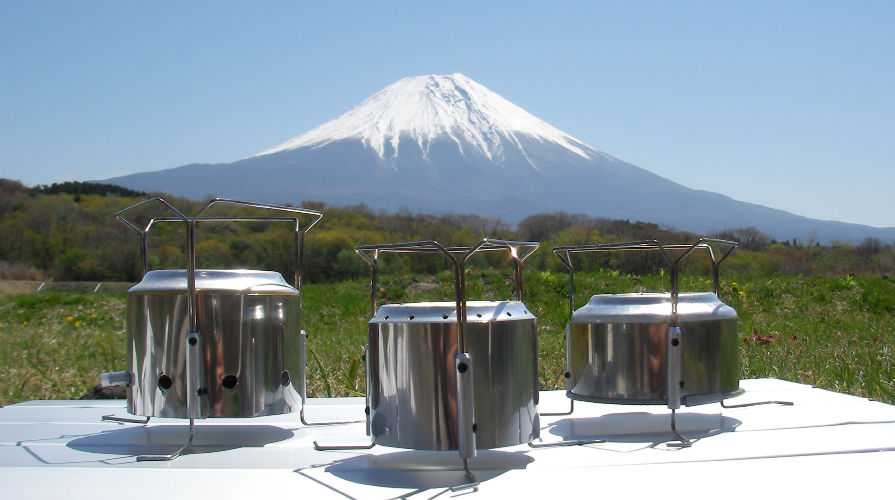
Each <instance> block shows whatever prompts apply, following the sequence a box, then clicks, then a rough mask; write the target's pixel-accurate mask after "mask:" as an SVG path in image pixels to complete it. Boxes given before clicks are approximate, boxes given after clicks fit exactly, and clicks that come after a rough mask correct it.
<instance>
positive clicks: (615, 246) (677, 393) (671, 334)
mask: <svg viewBox="0 0 895 500" xmlns="http://www.w3.org/2000/svg"><path fill="white" fill-rule="evenodd" d="M713 245H715V246H717V247H720V248H721V249H723V252H722V253H721V254H720V258H717V256H716V254H715V251H716V248H714V247H713ZM736 246H737V242H735V241H729V240H722V239H715V238H700V239H698V240H697V241H696V242H694V243H692V244H665V245H663V244H662V243H660V242H659V241H658V240H641V241H632V242H622V243H604V244H595V245H571V246H560V247H556V248H554V249H553V253H554V254H555V255H556V256H557V257H558V258H559V260H560V261H562V263H563V265H565V267H566V269H567V270H568V272H569V318H570V322H571V318H572V315H574V314H575V269H574V266H573V261H572V255H574V254H579V253H593V252H630V251H634V252H645V251H658V252H659V253H660V255H661V256H662V258H663V260H664V262H665V266H666V268H667V270H668V273H669V278H670V290H671V291H670V299H671V300H670V305H671V310H670V311H669V316H668V328H667V329H666V332H665V346H664V347H665V352H666V360H665V363H666V374H665V375H666V377H665V378H666V387H665V389H666V395H667V396H666V397H665V398H662V399H656V400H649V401H643V400H635V401H625V400H624V399H618V398H600V397H588V396H582V395H575V394H574V393H573V390H572V389H573V388H572V387H571V378H572V373H573V372H572V355H571V352H570V346H571V325H569V326H567V327H566V372H565V373H564V374H563V376H564V377H565V378H566V394H567V396H568V397H569V409H568V411H564V412H557V413H541V415H543V416H565V415H571V414H572V413H573V412H574V411H575V399H580V400H582V401H589V402H600V403H612V404H665V405H666V407H667V408H668V409H670V410H671V422H670V423H671V425H670V428H671V433H672V435H673V436H674V437H675V439H676V440H677V442H669V443H667V445H668V446H674V447H688V446H691V445H692V441H691V440H690V439H688V438H687V437H686V436H684V435H683V434H681V433H680V432H679V431H678V429H677V425H676V424H677V423H676V412H677V410H678V409H679V408H680V407H681V405H682V404H683V405H684V406H696V405H701V404H707V403H715V402H720V404H721V407H722V408H742V407H748V406H757V405H765V404H779V405H792V402H789V401H761V402H754V403H745V404H739V405H729V404H726V403H725V399H728V398H732V397H736V396H739V395H741V394H743V390H742V389H740V388H737V389H736V390H733V391H729V392H717V393H707V394H696V395H684V394H682V388H683V381H682V379H681V365H682V361H681V353H682V346H683V345H685V344H683V343H684V342H686V341H687V335H686V332H683V331H682V329H681V327H680V325H679V323H678V319H679V318H678V305H679V299H680V291H679V282H678V281H679V275H680V268H681V264H682V262H683V261H684V260H685V259H686V258H687V257H688V256H689V255H690V254H692V253H693V252H694V251H696V250H705V251H706V252H707V253H708V255H709V257H710V259H711V263H712V280H713V292H714V295H715V297H716V298H717V297H719V296H720V281H719V274H720V271H719V270H720V266H721V263H722V262H724V260H725V259H726V258H727V257H728V256H729V255H730V253H731V252H732V251H733V250H734V248H736ZM725 247H726V248H725ZM669 251H674V252H677V256H676V257H673V256H672V255H670V254H669ZM588 442H600V441H567V442H562V443H557V444H549V443H548V444H538V445H535V446H537V447H549V446H556V445H575V444H585V443H588Z"/></svg>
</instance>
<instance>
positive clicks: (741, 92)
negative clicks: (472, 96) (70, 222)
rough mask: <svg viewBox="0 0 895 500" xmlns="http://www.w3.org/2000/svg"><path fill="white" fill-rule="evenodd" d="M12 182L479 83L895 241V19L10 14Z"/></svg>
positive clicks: (265, 136) (678, 176)
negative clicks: (455, 78)
mask: <svg viewBox="0 0 895 500" xmlns="http://www.w3.org/2000/svg"><path fill="white" fill-rule="evenodd" d="M0 7H2V10H0V49H2V54H3V57H2V70H0V71H2V78H0V154H2V156H0V177H10V178H14V179H19V180H21V181H22V182H24V183H26V184H29V185H34V184H45V183H50V182H57V181H63V180H87V179H103V178H107V177H111V176H115V175H122V174H126V173H131V172H139V171H146V170H159V169H164V168H171V167H177V166H181V165H185V164H188V163H193V162H199V163H217V162H230V161H235V160H238V159H241V158H244V157H246V156H249V155H252V154H254V153H257V152H259V151H261V150H263V149H266V148H268V147H270V146H273V145H276V144H278V143H280V142H282V141H283V140H286V139H289V138H291V137H294V136H296V135H299V134H300V133H302V132H305V131H307V130H309V129H311V128H313V127H315V126H317V125H320V124H322V123H323V122H325V121H328V120H330V119H332V118H335V117H336V116H338V115H339V114H341V113H343V112H345V111H347V110H348V109H349V108H351V107H352V106H354V105H356V104H358V103H360V101H361V100H363V99H364V98H366V97H368V96H370V95H371V94H373V93H375V92H377V91H378V90H380V89H382V88H383V87H385V86H386V85H388V84H390V83H392V82H394V81H395V80H398V79H399V78H402V77H405V76H411V75H421V74H430V73H454V72H461V73H464V74H466V75H467V76H469V77H470V78H472V79H474V80H476V81H478V82H479V83H481V84H483V85H485V86H486V87H488V88H490V89H491V90H493V91H495V92H497V93H499V94H501V95H503V96H504V97H506V98H507V99H509V100H510V101H513V102H514V103H516V104H518V105H520V106H522V107H523V108H525V109H527V110H528V111H530V112H531V113H533V114H534V115H536V116H538V117H539V118H541V119H543V120H545V121H547V122H548V123H550V124H552V125H553V126H555V127H557V128H559V129H561V130H563V131H565V132H567V133H569V134H571V135H573V136H575V137H577V138H578V139H580V140H582V141H584V142H586V143H588V144H590V145H591V146H594V147H596V148H598V149H600V150H602V151H605V152H607V153H609V154H611V155H613V156H616V157H618V158H620V159H622V160H625V161H628V162H630V163H633V164H635V165H638V166H640V167H643V168H646V169H648V170H651V171H653V172H655V173H657V174H659V175H662V176H664V177H667V178H669V179H671V180H674V181H676V182H679V183H681V184H684V185H686V186H689V187H692V188H698V189H706V190H710V191H716V192H720V193H723V194H726V195H728V196H731V197H733V198H736V199H739V200H743V201H749V202H753V203H758V204H762V205H767V206H771V207H774V208H781V209H784V210H788V211H790V212H793V213H796V214H800V215H805V216H809V217H814V218H820V219H834V220H842V221H847V222H856V223H862V224H868V225H875V226H895V161H893V158H895V1H879V2H875V1H859V2H854V1H841V2H825V1H779V0H778V1H748V2H747V1H743V2H717V1H682V2H637V1H618V2H597V1H580V2H563V1H556V2H528V1H520V0H514V1H506V2H482V1H450V2H435V1H418V0H417V1H403V2H388V1H379V2H369V1H357V2H335V1H334V2H298V1H288V2H285V1H284V2H222V1H214V2H173V1H171V2H136V1H87V0H85V1H78V2H71V1H57V2H49V1H40V0H35V1H30V2H20V1H14V0H0Z"/></svg>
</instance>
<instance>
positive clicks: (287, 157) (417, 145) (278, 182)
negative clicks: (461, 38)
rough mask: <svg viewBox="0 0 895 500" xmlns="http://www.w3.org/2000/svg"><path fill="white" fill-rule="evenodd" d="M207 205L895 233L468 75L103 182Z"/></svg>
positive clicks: (822, 235)
mask: <svg viewBox="0 0 895 500" xmlns="http://www.w3.org/2000/svg"><path fill="white" fill-rule="evenodd" d="M103 182H108V183H114V184H118V185H121V186H125V187H128V188H132V189H138V190H142V191H162V192H167V193H171V194H174V195H178V196H184V197H188V198H193V199H198V198H202V197H205V196H207V195H208V194H214V195H215V196H221V197H228V198H238V199H250V200H254V201H265V202H270V203H295V204H298V203H300V202H301V201H303V200H316V201H324V202H326V203H328V204H331V205H353V204H358V203H365V204H366V205H367V206H369V207H371V208H375V209H383V210H386V211H397V210H399V209H402V208H406V209H409V210H411V211H416V212H426V213H436V214H438V213H474V214H477V215H481V216H485V217H493V218H500V219H503V220H505V221H509V222H518V221H519V220H521V219H523V218H524V217H526V216H528V215H532V214H536V213H544V212H556V211H564V212H568V213H583V214H586V215H590V216H595V217H605V218H610V219H629V220H642V221H647V222H654V223H658V224H662V225H666V226H670V227H674V228H676V229H681V230H689V231H693V232H697V233H705V232H709V231H715V230H721V229H728V228H737V227H745V226H755V227H757V228H758V229H759V230H761V231H763V232H765V233H766V234H769V235H770V236H772V237H774V238H777V239H781V240H782V239H790V238H793V237H796V238H799V239H801V240H803V241H806V240H808V239H809V238H814V239H816V240H818V241H831V240H851V241H860V240H861V239H863V238H866V237H868V236H873V237H878V238H881V239H884V240H886V241H888V240H893V239H895V228H887V229H880V228H874V227H870V226H862V225H856V224H847V223H842V222H834V221H820V220H814V219H809V218H806V217H802V216H798V215H794V214H791V213H788V212H784V211H781V210H775V209H772V208H768V207H764V206H760V205H755V204H751V203H746V202H741V201H736V200H733V199H731V198H729V197H726V196H724V195H721V194H717V193H712V192H708V191H700V190H694V189H690V188H687V187H685V186H682V185H680V184H677V183H675V182H672V181H670V180H668V179H665V178H663V177H660V176H658V175H656V174H653V173H651V172H649V171H647V170H644V169H642V168H639V167H637V166H634V165H631V164H629V163H625V162H624V161H621V160H619V159H617V158H614V157H612V156H610V155H608V154H606V153H603V152H601V151H599V150H597V149H595V148H593V147H591V146H589V145H587V144H585V143H583V142H581V141H579V140H577V139H575V138H574V137H572V136H570V135H568V134H566V133H564V132H562V131H560V130H558V129H556V128H554V127H553V126H551V125H549V124H547V123H545V122H544V121H542V120H540V119H538V118H536V117H535V116H533V115H531V114H530V113H528V112H527V111H525V110H524V109H522V108H521V107H519V106H517V105H515V104H513V103H511V102H510V101H508V100H506V99H504V98H503V97H501V96H500V95H498V94H496V93H495V92H492V91H491V90H489V89H487V88H486V87H484V86H482V85H481V84H479V83H477V82H475V81H473V80H471V79H469V78H467V77H466V76H464V75H462V74H453V75H428V76H416V77H408V78H404V79H401V80H399V81H397V82H395V83H393V84H391V85H389V86H388V87H386V88H384V89H383V90H381V91H379V92H378V93H376V94H374V95H373V96H372V97H370V98H368V99H366V100H365V101H363V102H362V103H360V104H359V105H358V106H356V107H354V108H353V109H351V110H349V111H348V112H346V113H345V114H343V115H341V116H339V117H338V118H336V119H334V120H332V121H330V122H327V123H324V124H323V125H321V126H319V127H317V128H315V129H313V130H310V131H308V132H306V133H304V134H301V135H299V136H297V137H295V138H293V139H290V140H288V141H286V142H284V143H282V144H280V145H278V146H274V147H271V148H269V149H266V150H264V151H261V152H259V153H257V154H255V155H253V156H251V157H248V158H245V159H243V160H239V161H236V162H233V163H227V164H215V165H211V164H191V165H186V166H183V167H178V168H173V169H168V170H160V171H154V172H143V173H138V174H132V175H127V176H123V177H116V178H112V179H107V180H104V181H103Z"/></svg>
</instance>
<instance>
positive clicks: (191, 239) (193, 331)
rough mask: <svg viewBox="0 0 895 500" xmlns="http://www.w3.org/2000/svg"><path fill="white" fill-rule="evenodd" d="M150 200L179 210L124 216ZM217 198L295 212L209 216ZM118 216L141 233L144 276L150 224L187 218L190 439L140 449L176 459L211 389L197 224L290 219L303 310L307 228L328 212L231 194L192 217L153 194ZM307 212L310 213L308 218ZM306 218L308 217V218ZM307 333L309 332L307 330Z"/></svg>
mask: <svg viewBox="0 0 895 500" xmlns="http://www.w3.org/2000/svg"><path fill="white" fill-rule="evenodd" d="M150 203H158V204H160V205H162V206H163V207H164V208H166V209H168V210H169V211H170V212H172V213H173V214H174V216H167V217H152V218H150V219H149V221H148V223H147V224H146V225H145V226H142V227H141V226H138V225H137V224H136V223H135V222H133V221H131V220H128V219H127V218H125V216H124V214H125V213H127V212H130V211H131V210H134V209H136V208H138V207H141V206H144V205H147V204H150ZM218 204H228V205H236V206H240V207H246V208H257V209H264V210H273V211H280V212H286V213H289V214H291V216H288V217H284V216H206V215H204V214H205V213H206V212H207V211H208V210H209V209H210V208H211V207H213V206H214V205H218ZM115 218H116V219H118V220H119V221H120V222H121V223H123V224H124V225H125V226H127V227H128V228H130V229H131V230H133V231H135V232H136V233H137V234H139V236H140V257H141V267H142V276H145V275H146V273H148V272H149V260H148V241H147V240H148V235H149V230H150V229H151V228H152V226H153V225H155V224H157V223H161V222H182V223H183V224H184V226H185V228H186V231H185V232H186V248H187V268H186V280H187V295H188V300H187V316H188V318H189V333H188V334H187V337H186V341H187V346H188V347H187V356H186V374H187V380H186V387H187V394H188V397H187V414H188V418H189V436H188V439H187V442H186V443H185V444H184V445H183V446H181V447H180V449H178V450H177V451H175V452H174V453H172V454H170V455H141V456H138V457H137V461H138V462H145V461H167V460H174V459H175V458H177V457H179V456H181V455H183V454H184V453H186V452H187V450H189V448H190V447H191V446H192V444H193V439H194V436H195V420H196V419H201V418H205V417H206V415H207V412H206V408H205V407H206V406H207V403H206V402H205V400H204V396H206V395H207V391H208V390H207V388H205V387H201V380H202V375H203V374H204V373H205V370H204V368H205V367H204V360H203V356H202V344H203V342H202V333H201V332H200V331H199V328H198V320H197V314H196V310H197V303H198V295H197V293H196V239H195V233H196V226H197V224H198V223H199V222H287V223H290V224H292V225H293V227H294V231H293V240H294V244H295V248H294V253H293V257H294V269H293V281H294V286H295V289H296V290H297V291H298V297H299V299H298V300H299V310H301V297H302V295H301V285H302V270H303V257H304V241H305V235H306V234H307V232H308V231H309V230H310V229H311V228H312V227H314V225H315V224H317V223H318V222H319V221H320V219H322V218H323V213H322V212H319V211H317V210H308V209H303V208H295V207H285V206H278V205H268V204H264V203H255V202H248V201H240V200H230V199H225V198H214V199H212V200H211V201H209V202H208V203H207V204H205V206H204V207H202V209H201V210H199V212H198V213H197V214H196V215H195V216H193V217H188V216H186V215H184V214H183V213H182V212H180V211H179V210H177V209H176V208H174V207H173V206H172V205H171V204H170V203H168V202H167V201H165V200H164V199H163V198H158V197H157V198H150V199H147V200H144V201H141V202H140V203H137V204H134V205H131V206H130V207H127V208H125V209H123V210H120V211H118V212H117V213H116V214H115ZM307 218H310V220H308V219H307ZM305 222H306V223H305ZM302 333H304V332H302ZM301 371H302V374H301V377H302V384H301V387H302V390H304V388H305V384H304V383H303V382H304V379H305V378H306V374H305V373H304V371H305V366H302V367H301ZM305 399H306V398H305V395H304V393H303V392H302V393H301V400H302V408H301V412H302V419H304V417H303V412H304V402H305ZM102 419H103V420H106V421H115V422H126V423H138V424H147V423H149V417H146V419H145V420H140V419H131V418H127V417H116V416H114V415H105V416H103V417H102Z"/></svg>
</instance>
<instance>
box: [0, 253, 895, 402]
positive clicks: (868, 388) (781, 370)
mask: <svg viewBox="0 0 895 500" xmlns="http://www.w3.org/2000/svg"><path fill="white" fill-rule="evenodd" d="M419 283H434V284H435V285H437V286H435V287H432V286H420V285H419ZM469 283H470V285H469V297H470V300H473V299H501V298H507V297H509V291H510V290H511V288H512V286H513V283H512V279H511V276H510V274H509V273H506V272H498V271H492V270H475V269H473V270H471V273H470V275H469ZM380 284H381V288H382V291H381V292H380V294H381V295H383V296H384V298H383V299H382V300H381V301H380V303H387V302H416V301H423V300H451V299H452V297H453V295H452V285H451V275H450V274H449V273H442V274H439V275H437V276H416V277H413V276H403V275H397V276H391V277H386V278H383V279H382V281H381V283H380ZM667 287H668V283H667V277H666V276H662V275H655V276H632V275H625V274H623V273H618V272H616V271H604V272H596V273H580V274H576V290H577V293H578V295H577V296H576V304H575V306H576V308H577V307H580V306H581V305H583V304H584V303H585V302H586V300H587V299H588V298H589V297H590V295H592V294H594V293H620V292H630V291H660V290H665V289H667ZM681 288H682V290H684V291H704V290H709V289H711V285H710V283H709V282H708V280H707V279H706V278H705V277H701V276H700V277H694V276H684V277H683V278H682V283H681ZM525 290H526V297H525V302H526V304H527V305H528V307H529V308H530V310H531V311H532V312H533V313H534V314H535V315H536V316H538V324H539V332H538V348H539V366H540V375H541V385H542V387H543V388H544V389H558V388H562V387H563V383H562V381H563V379H562V375H561V374H562V373H563V371H564V370H565V352H564V349H565V347H564V338H563V337H564V335H563V331H564V328H565V324H566V323H567V321H568V290H569V280H568V276H567V275H566V274H563V273H555V272H553V273H551V272H539V271H533V272H529V273H527V274H526V275H525ZM304 292H305V293H304V310H305V316H304V319H303V324H302V327H303V328H304V329H305V330H307V331H308V333H309V335H310V350H311V352H310V353H309V356H308V357H309V361H308V362H309V393H310V395H312V396H344V395H360V394H363V390H364V387H363V380H364V377H363V364H362V361H361V348H362V346H363V345H364V344H365V343H366V335H367V333H366V332H367V330H366V322H367V320H368V319H369V315H370V302H369V300H370V295H369V294H370V290H369V284H368V282H366V281H365V280H355V281H347V282H340V283H333V284H325V285H324V284H313V285H306V287H305V291H304ZM721 295H722V300H724V301H725V302H727V303H728V304H730V305H731V306H732V307H733V308H734V309H736V310H737V312H738V314H739V317H740V321H739V334H740V339H741V344H740V355H741V356H740V359H741V363H742V375H741V376H742V378H757V377H775V378H780V379H785V380H791V381H796V382H802V383H806V384H812V385H816V386H818V387H822V388H826V389H831V390H835V391H840V392H846V393H850V394H855V395H859V396H865V397H872V398H876V399H879V400H881V401H885V402H888V403H892V404H895V353H893V350H895V279H888V278H886V277H866V278H865V277H852V276H841V277H828V278H814V277H804V276H783V275H777V276H769V277H748V278H747V277H739V276H728V277H725V279H724V280H723V283H722V294H721ZM124 318H125V307H124V298H123V296H122V295H121V294H106V293H73V292H53V291H51V292H42V293H32V294H25V295H11V296H7V297H3V298H2V299H0V324H2V326H0V404H10V403H14V402H18V401H25V400H31V399H70V398H77V397H80V396H81V395H83V394H85V393H87V392H89V390H90V389H91V388H92V387H93V386H94V385H95V384H96V383H97V382H98V377H99V374H100V373H102V372H105V371H114V370H123V369H125V368H126V358H125V342H126V333H125V326H124Z"/></svg>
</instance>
